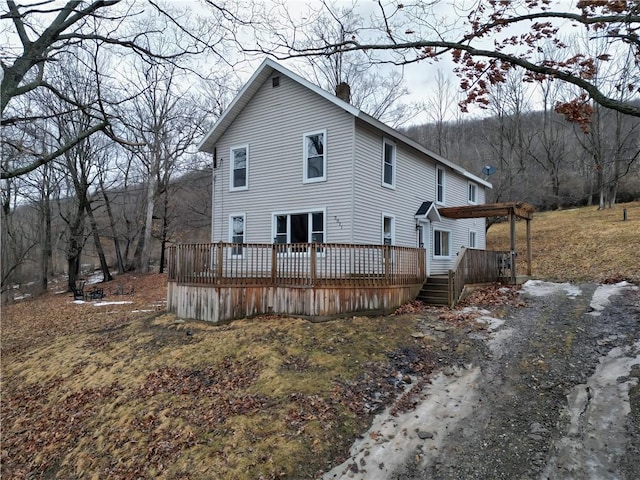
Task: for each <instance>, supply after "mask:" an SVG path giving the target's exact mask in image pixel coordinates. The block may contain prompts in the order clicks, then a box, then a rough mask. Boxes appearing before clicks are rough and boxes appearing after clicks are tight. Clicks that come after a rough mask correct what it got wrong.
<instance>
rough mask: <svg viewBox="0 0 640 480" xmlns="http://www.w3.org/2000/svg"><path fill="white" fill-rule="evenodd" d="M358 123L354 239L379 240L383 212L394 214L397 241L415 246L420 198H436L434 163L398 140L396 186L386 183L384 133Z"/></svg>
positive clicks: (354, 241) (363, 241)
mask: <svg viewBox="0 0 640 480" xmlns="http://www.w3.org/2000/svg"><path fill="white" fill-rule="evenodd" d="M356 127H357V129H356V133H357V135H356V139H355V168H354V170H355V173H354V175H353V188H354V195H353V198H354V202H353V209H354V215H353V240H352V242H353V243H364V244H372V243H375V244H379V243H380V242H381V236H382V220H381V219H382V216H383V215H393V217H394V227H395V232H394V245H401V246H407V247H416V246H417V245H418V233H417V230H416V221H415V218H414V215H415V213H416V210H417V209H418V207H419V206H420V204H421V203H422V202H421V201H419V199H422V198H424V200H433V187H432V185H433V184H434V182H435V179H434V173H435V170H434V165H433V164H427V162H426V161H423V160H422V159H420V158H418V157H417V156H416V155H415V154H414V153H413V151H412V150H409V149H407V148H405V146H404V144H402V143H399V142H397V143H396V148H395V160H396V162H395V169H394V176H395V184H396V188H395V189H391V188H388V187H385V186H383V185H382V167H381V164H382V162H383V158H384V154H383V145H384V138H385V137H384V135H382V134H381V133H380V132H379V131H377V130H375V129H373V128H370V127H369V126H368V125H366V124H364V123H363V122H361V121H359V120H358V121H356ZM425 166H426V168H425ZM330 217H331V216H330ZM373 222H379V225H380V227H378V228H376V227H375V223H373Z"/></svg>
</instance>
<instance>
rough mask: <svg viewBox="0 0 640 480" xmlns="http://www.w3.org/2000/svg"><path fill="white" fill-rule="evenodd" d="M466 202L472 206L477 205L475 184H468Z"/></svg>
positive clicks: (476, 187)
mask: <svg viewBox="0 0 640 480" xmlns="http://www.w3.org/2000/svg"><path fill="white" fill-rule="evenodd" d="M468 201H469V203H471V204H474V205H475V204H476V203H478V186H477V185H476V184H475V183H471V182H469V194H468Z"/></svg>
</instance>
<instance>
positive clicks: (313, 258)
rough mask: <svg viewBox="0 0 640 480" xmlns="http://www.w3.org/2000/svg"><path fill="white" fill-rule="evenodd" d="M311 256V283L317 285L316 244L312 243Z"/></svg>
mask: <svg viewBox="0 0 640 480" xmlns="http://www.w3.org/2000/svg"><path fill="white" fill-rule="evenodd" d="M310 248H311V256H310V260H311V265H310V272H311V285H315V284H316V258H317V255H316V252H317V249H316V246H315V245H314V244H313V243H312V244H311V246H310Z"/></svg>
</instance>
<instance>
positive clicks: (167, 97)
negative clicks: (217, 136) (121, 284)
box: [126, 65, 204, 272]
mask: <svg viewBox="0 0 640 480" xmlns="http://www.w3.org/2000/svg"><path fill="white" fill-rule="evenodd" d="M140 67H142V66H140ZM137 75H138V78H136V80H135V84H136V85H144V89H143V90H142V92H141V93H140V95H138V96H136V98H135V99H134V100H133V101H132V102H131V106H132V111H131V112H130V115H128V116H127V120H126V123H127V128H128V130H129V135H131V138H132V139H137V140H139V141H140V140H141V141H142V142H143V143H144V147H141V148H134V149H133V150H132V151H133V153H134V155H135V156H136V157H137V159H138V160H139V161H140V162H141V165H142V166H143V168H144V171H145V188H146V199H145V215H144V226H143V233H142V235H140V236H139V237H138V245H137V247H136V259H137V260H138V262H137V267H138V269H139V270H140V271H142V272H146V271H148V269H149V260H150V258H151V238H152V233H153V218H154V211H155V206H156V200H157V199H158V197H159V196H160V195H165V197H166V195H167V189H168V185H169V181H170V179H171V175H172V174H173V173H174V172H175V171H176V169H178V168H179V161H180V160H181V159H182V157H183V156H184V155H185V154H186V153H187V151H188V149H189V148H190V147H192V146H193V143H194V140H195V138H196V135H197V133H198V131H199V125H200V123H201V120H200V119H201V118H202V117H203V113H204V112H201V111H198V109H197V108H196V104H195V102H192V101H190V100H189V99H188V93H187V92H186V91H181V88H180V87H179V85H178V82H179V79H178V70H177V69H176V68H175V67H174V66H168V67H164V66H161V65H154V66H148V67H147V68H140V69H139V70H137ZM132 87H133V85H132ZM163 205H168V201H167V200H166V199H165V200H164V201H163ZM164 211H165V212H166V209H164ZM163 223H165V224H166V220H163ZM161 231H162V232H164V233H163V235H162V236H163V242H162V243H163V247H164V245H165V243H166V225H164V226H163V227H162V228H161Z"/></svg>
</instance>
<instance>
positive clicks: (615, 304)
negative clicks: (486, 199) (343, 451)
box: [322, 281, 640, 480]
mask: <svg viewBox="0 0 640 480" xmlns="http://www.w3.org/2000/svg"><path fill="white" fill-rule="evenodd" d="M522 295H523V297H525V298H526V299H527V306H526V307H524V308H520V309H517V310H513V311H511V312H510V313H508V314H507V315H506V316H504V318H502V319H497V318H492V314H491V313H490V312H482V314H483V316H482V317H480V319H479V321H483V322H486V323H487V325H488V329H487V330H488V332H489V334H488V335H484V336H478V334H477V333H475V332H474V333H469V335H471V336H473V338H472V339H471V340H473V341H474V342H475V346H476V347H477V350H478V351H479V352H483V354H478V355H475V356H474V357H473V358H472V361H471V363H469V364H466V365H464V366H460V365H450V366H448V367H444V368H443V369H442V373H441V374H440V375H438V376H437V377H435V378H434V379H433V381H432V383H431V384H430V385H428V386H427V387H426V388H425V389H424V390H423V391H422V396H421V399H420V402H419V403H418V405H417V407H416V409H415V410H414V411H411V412H409V413H406V414H403V415H400V416H391V415H388V414H386V415H381V416H378V417H377V418H376V421H375V422H374V424H373V426H372V427H371V430H370V431H369V432H367V434H366V435H364V436H363V437H362V439H360V440H359V441H358V442H356V444H354V445H353V447H352V449H351V451H350V454H351V456H350V458H349V460H348V461H347V462H345V463H344V464H342V465H339V466H337V467H335V468H334V469H332V470H331V471H330V472H327V473H326V474H325V475H324V476H323V477H322V478H323V479H325V480H328V479H338V478H339V479H346V478H351V479H368V480H374V479H384V480H388V479H398V480H399V479H407V480H408V479H576V480H577V479H580V480H583V479H593V480H596V479H597V480H601V479H638V478H640V385H639V378H640V292H639V290H638V287H635V286H632V285H628V284H625V283H621V284H617V285H599V286H598V285H593V284H584V285H571V284H554V283H545V282H538V281H534V282H528V283H527V284H526V285H525V287H524V289H523V291H522ZM425 333H426V334H429V333H430V332H429V328H428V327H427V326H425Z"/></svg>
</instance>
